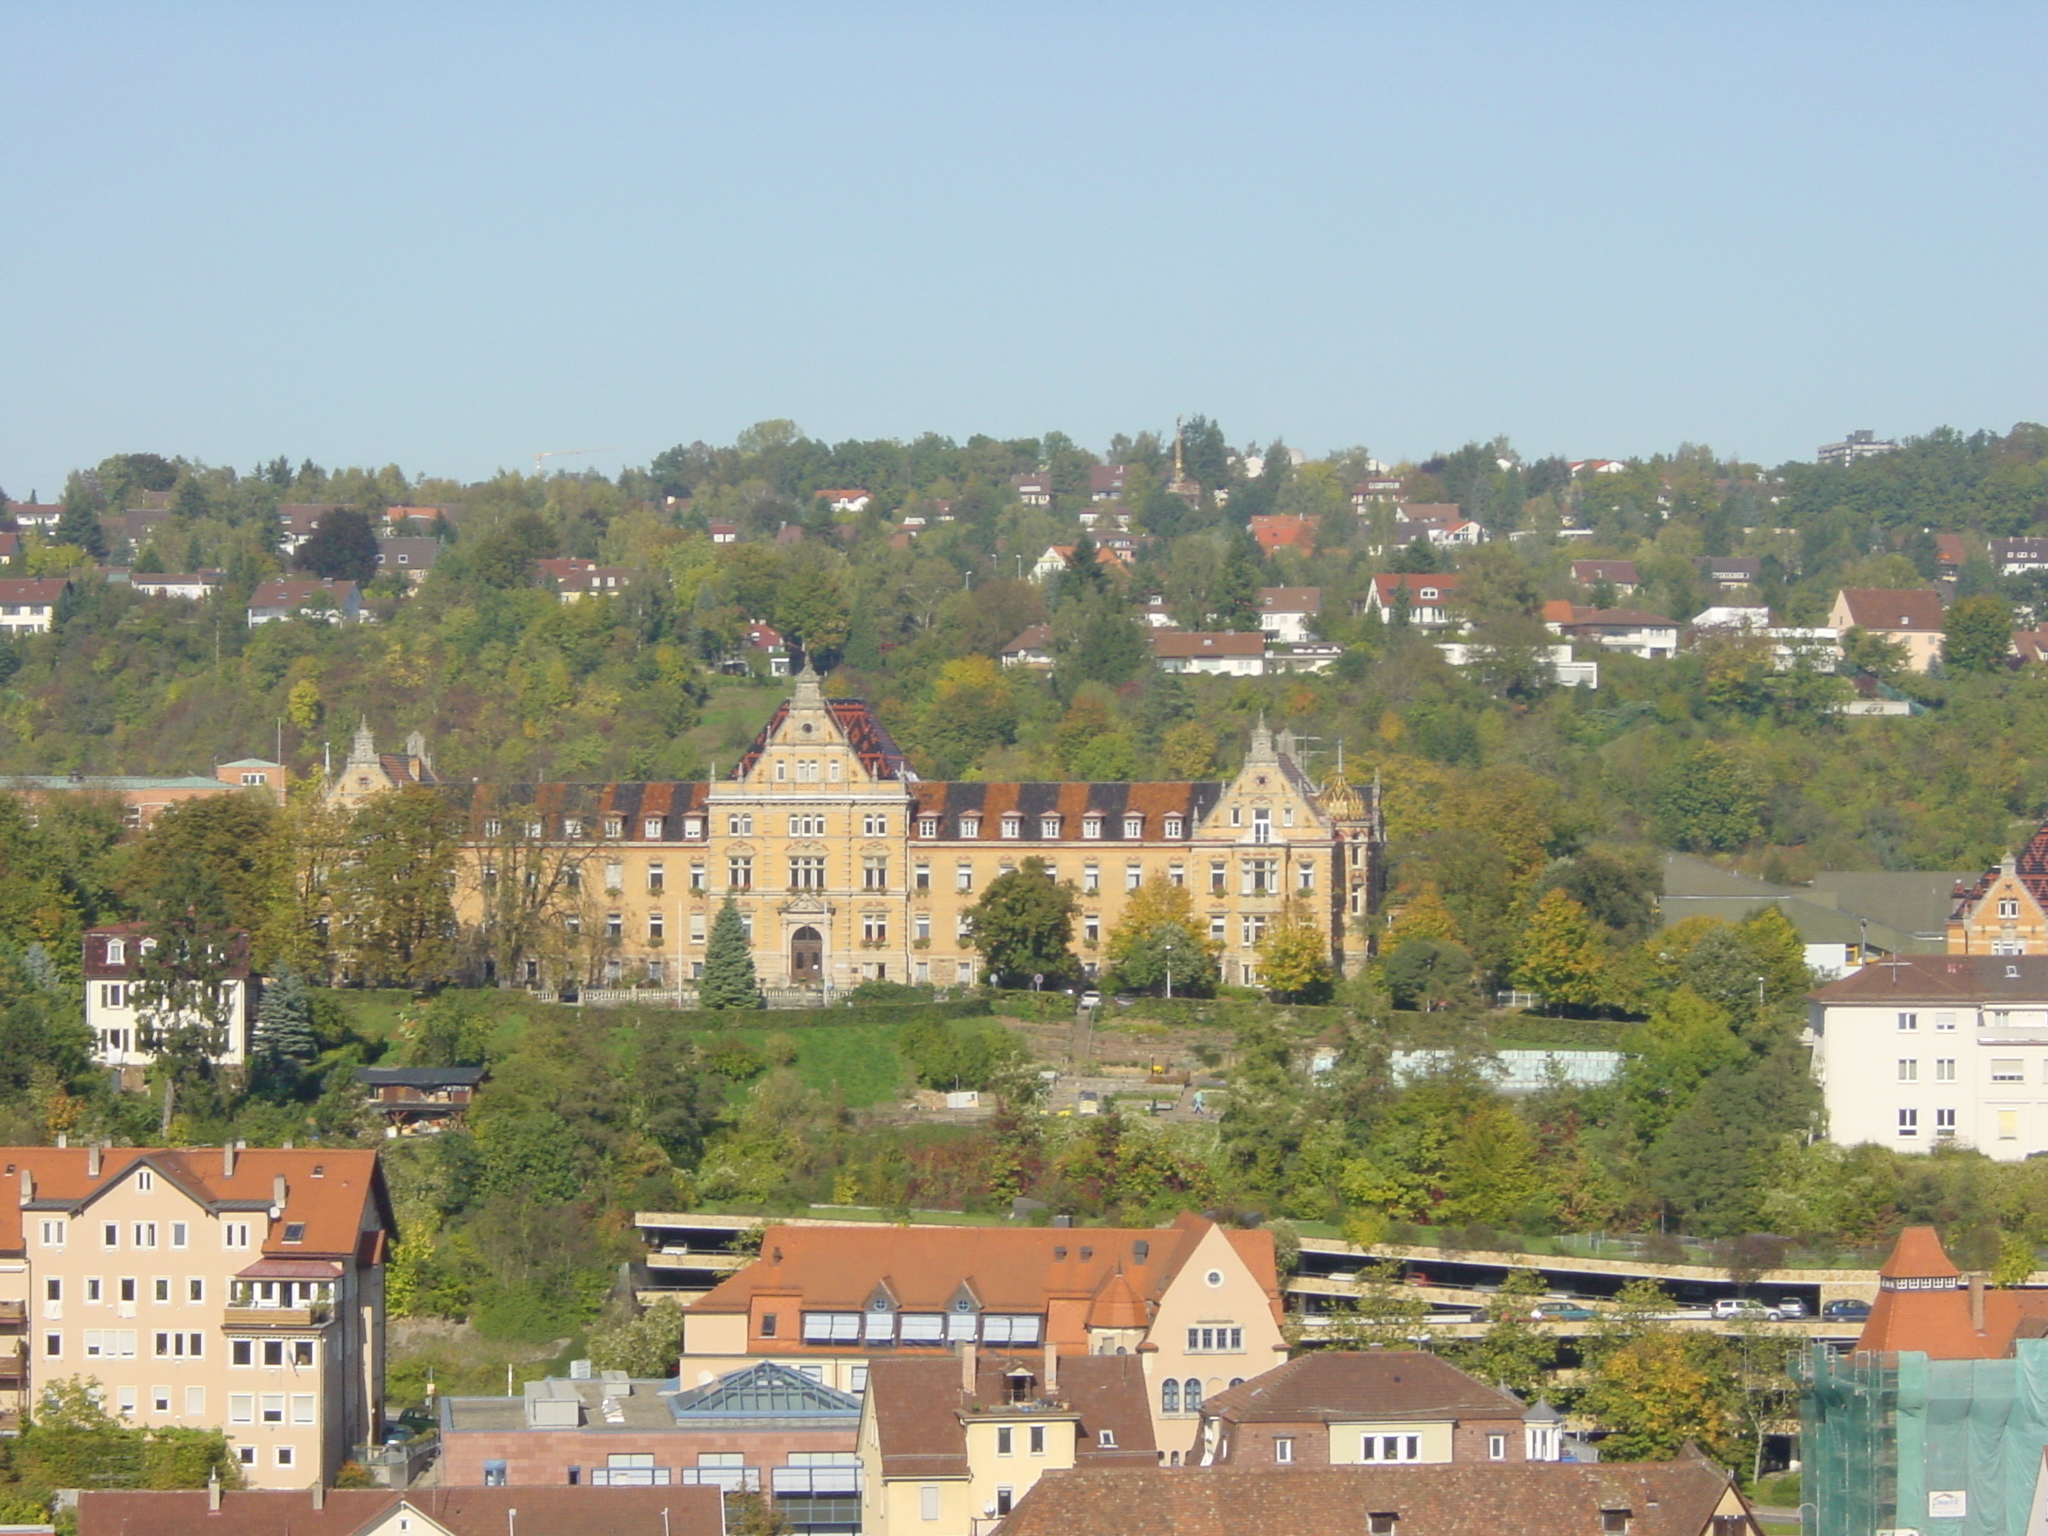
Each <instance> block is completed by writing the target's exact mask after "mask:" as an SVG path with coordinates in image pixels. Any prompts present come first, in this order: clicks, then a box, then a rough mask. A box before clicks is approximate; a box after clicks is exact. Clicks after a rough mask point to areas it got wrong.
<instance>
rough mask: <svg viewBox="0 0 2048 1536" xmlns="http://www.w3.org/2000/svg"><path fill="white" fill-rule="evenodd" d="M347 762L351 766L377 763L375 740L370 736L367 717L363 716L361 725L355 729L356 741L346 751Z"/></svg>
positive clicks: (368, 718)
mask: <svg viewBox="0 0 2048 1536" xmlns="http://www.w3.org/2000/svg"><path fill="white" fill-rule="evenodd" d="M348 760H349V762H350V763H351V764H355V763H374V762H376V761H377V738H376V737H374V736H372V735H371V734H370V717H369V716H368V715H364V716H363V718H362V723H361V724H360V725H358V726H357V727H356V739H355V741H354V743H353V744H352V745H351V746H350V747H349V749H348Z"/></svg>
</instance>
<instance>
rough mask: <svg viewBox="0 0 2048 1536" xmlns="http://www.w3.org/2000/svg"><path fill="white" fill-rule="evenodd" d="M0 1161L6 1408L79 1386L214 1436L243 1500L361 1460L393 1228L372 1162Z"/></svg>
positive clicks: (154, 1154) (123, 1413)
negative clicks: (23, 1346) (50, 1390)
mask: <svg viewBox="0 0 2048 1536" xmlns="http://www.w3.org/2000/svg"><path fill="white" fill-rule="evenodd" d="M0 1159H4V1160H5V1162H6V1163H7V1165H8V1166H9V1167H10V1168H12V1169H14V1170H15V1172H14V1173H12V1174H10V1175H9V1181H10V1185H11V1186H12V1187H14V1188H16V1189H17V1191H18V1193H17V1196H16V1198H15V1201H14V1204H13V1207H12V1209H13V1210H14V1213H15V1214H14V1216H13V1217H8V1218H0V1308H6V1309H11V1310H12V1311H14V1313H15V1315H16V1316H21V1315H23V1314H24V1312H26V1313H27V1314H28V1315H29V1316H32V1317H33V1319H34V1322H33V1323H32V1325H31V1326H30V1329H29V1333H30V1339H29V1343H30V1349H29V1351H28V1354H27V1365H28V1371H27V1378H28V1379H27V1383H26V1386H25V1387H24V1388H23V1397H24V1399H28V1400H32V1398H33V1395H34V1394H35V1392H37V1391H38V1390H39V1389H40V1388H41V1387H42V1386H43V1385H44V1384H47V1383H52V1382H56V1381H60V1380H64V1379H66V1378H72V1377H91V1378H94V1379H96V1380H97V1381H98V1383H99V1386H100V1390H101V1391H102V1392H103V1393H104V1394H105V1395H104V1399H103V1400H104V1402H105V1405H106V1408H107V1411H108V1412H109V1413H112V1414H116V1415H118V1416H119V1417H121V1418H122V1419H125V1420H126V1421H127V1422H129V1423H130V1424H133V1425H136V1426H137V1427H140V1428H145V1429H173V1428H182V1429H214V1430H219V1431H221V1432H222V1433H223V1434H225V1435H226V1436H227V1439H228V1444H229V1446H230V1447H231V1449H232V1451H233V1453H234V1456H235V1459H236V1461H237V1462H238V1463H239V1464H240V1467H241V1470H242V1475H243V1477H244V1479H246V1480H247V1481H248V1482H249V1483H251V1484H253V1485H254V1486H256V1487H259V1488H304V1487H305V1485H306V1484H307V1483H309V1482H323V1483H331V1482H332V1481H333V1479H334V1474H335V1473H336V1472H338V1471H339V1470H340V1469H341V1465H342V1463H343V1462H344V1461H346V1460H348V1458H349V1454H350V1452H351V1450H352V1449H353V1448H354V1447H356V1446H360V1445H364V1444H371V1443H375V1441H376V1439H377V1437H378V1436H379V1434H380V1433H381V1432H382V1430H383V1427H384V1424H383V1404H384V1256H385V1248H386V1244H387V1243H388V1241H389V1239H390V1238H391V1236H392V1234H393V1233H394V1231H395V1230H396V1228H395V1226H394V1223H393V1221H392V1215H391V1202H390V1197H389V1195H388V1194H387V1193H386V1191H385V1188H384V1176H383V1173H382V1172H381V1171H380V1169H379V1166H378V1162H377V1154H376V1153H375V1152H362V1151H352V1150H350V1149H348V1148H344V1147H307V1148H300V1149H298V1150H292V1149H290V1148H285V1149H282V1150H270V1149H255V1150H245V1149H242V1148H239V1147H235V1146H229V1147H224V1148H221V1147H211V1148H210V1147H186V1148H179V1149H164V1148H150V1147H102V1146H99V1145H91V1146H84V1147H70V1148H66V1147H62V1146H58V1147H8V1148H6V1149H4V1151H0ZM31 1309H32V1310H31ZM199 1497H200V1498H201V1499H202V1501H203V1500H204V1497H205V1495H203V1494H201V1495H199ZM301 1497H303V1495H301ZM149 1529H150V1530H152V1531H155V1530H158V1529H160V1527H156V1526H151V1527H149ZM216 1529H218V1527H216Z"/></svg>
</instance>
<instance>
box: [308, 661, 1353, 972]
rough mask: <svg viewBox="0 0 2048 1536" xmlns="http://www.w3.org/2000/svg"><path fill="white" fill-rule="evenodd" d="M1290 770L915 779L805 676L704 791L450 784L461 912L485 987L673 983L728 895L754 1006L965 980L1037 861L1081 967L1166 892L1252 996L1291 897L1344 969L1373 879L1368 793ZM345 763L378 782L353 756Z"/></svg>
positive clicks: (1266, 764)
mask: <svg viewBox="0 0 2048 1536" xmlns="http://www.w3.org/2000/svg"><path fill="white" fill-rule="evenodd" d="M415 745H417V743H415ZM1296 754H1297V743H1296V740H1295V738H1294V737H1293V736H1292V734H1291V733H1289V732H1284V731H1283V732H1278V733H1276V732H1273V731H1269V730H1267V729H1265V728H1264V726H1263V725H1262V726H1261V727H1260V728H1258V729H1257V730H1255V731H1254V732H1253V733H1252V739H1251V743H1250V748H1249V750H1248V752H1247V754H1246V757H1245V762H1244V766H1243V768H1242V769H1241V770H1240V771H1239V773H1238V774H1237V776H1236V777H1235V778H1234V779H1231V780H1230V781H1228V782H1220V783H1199V782H1165V783H1081V782H1061V783H942V782H933V781H926V780H920V779H919V778H918V777H917V775H916V773H915V772H914V771H913V770H912V769H911V768H910V766H909V764H908V762H907V761H906V760H905V758H904V756H903V754H902V752H901V751H900V750H898V748H897V746H896V744H895V742H894V741H892V740H891V739H890V737H889V733H888V731H887V730H886V729H885V728H884V727H883V725H882V724H881V722H880V721H879V720H878V719H877V718H876V717H875V715H874V713H873V711H872V710H871V709H870V708H869V707H868V706H867V705H866V704H865V703H864V702H862V701H861V700H859V699H839V698H827V697H826V696H825V694H824V692H823V690H822V689H821V687H820V686H819V682H818V679H817V678H816V677H815V676H813V675H812V674H810V673H809V672H806V673H804V674H803V675H801V676H799V677H798V678H797V679H796V681H795V687H794V691H793V693H792V695H791V697H789V698H788V699H786V700H784V701H783V702H782V703H781V704H780V705H778V706H777V708H776V709H775V711H774V713H773V715H772V716H771V717H770V719H769V721H768V723H767V724H766V725H765V726H764V727H763V728H762V730H761V732H760V734H759V735H758V736H757V737H756V738H755V740H754V742H753V744H752V745H751V746H750V747H749V748H748V749H747V751H746V753H745V754H744V755H743V756H742V757H741V758H740V760H739V762H738V763H737V764H736V765H735V766H734V768H733V769H732V771H731V772H730V773H729V774H728V775H726V776H722V777H720V778H718V779H716V780H714V781H712V782H710V783H610V784H573V783H544V784H527V785H491V784H476V785H461V786H449V787H447V788H446V789H445V790H444V791H443V792H444V793H449V794H453V795H456V796H458V797H459V798H460V800H461V802H462V804H463V807H464V812H465V815H466V816H467V818H468V838H467V847H466V857H465V861H464V867H463V870H462V872H461V875H460V879H459V892H458V898H457V908H458V912H459V915H460V916H461V918H462V920H463V923H464V925H465V927H466V928H467V929H468V931H469V933H470V935H471V939H472V942H473V944H474V946H475V949H474V953H475V955H476V956H477V957H478V958H477V963H476V968H477V970H479V971H480V972H481V973H483V974H484V975H485V976H487V977H489V978H491V979H495V980H497V981H500V982H506V983H513V984H518V985H526V986H536V987H538V986H555V985H559V984H562V983H576V984H583V985H589V984H595V985H610V986H650V985H651V986H656V987H663V988H670V987H677V986H681V987H683V988H687V987H688V986H689V985H690V983H691V982H692V981H693V980H694V979H695V978H696V977H697V976H699V975H700V974H701V972H702V967H703V959H704V951H705V945H706V942H707V939H708V937H709V933H710V928H711V923H712V920H713V918H714V917H715V916H716V914H717V909H718V907H719V905H720V903H721V902H722V901H723V900H724V899H725V898H726V897H727V896H728V895H730V896H732V897H733V898H734V900H735V901H736V902H737V903H738V906H739V910H740V915H741V919H742V921H743V923H744V924H745V926H746V929H747V931H748V933H749V935H750V936H751V939H752V944H753V953H754V964H755V968H756V971H757V974H758V975H759V976H760V978H761V981H762V984H763V985H764V986H766V987H768V988H770V989H771V990H788V991H791V992H813V993H824V994H827V995H829V994H830V992H832V991H833V990H835V989H846V988H850V987H853V986H857V985H859V984H860V983H861V982H862V981H865V980H871V979H880V980H886V981H900V982H910V983H914V984H916V983H929V984H931V985H934V986H940V987H945V986H954V985H964V984H972V983H974V982H976V981H978V980H980V979H981V977H980V969H979V968H980V957H979V956H978V955H977V954H976V953H975V951H974V949H973V947H972V946H971V944H970V943H969V937H968V913H969V911H970V910H971V909H972V908H973V906H974V905H975V903H976V902H977V901H979V900H980V899H981V896H982V893H983V892H984V891H986V890H987V888H988V885H989V883H990V882H991V881H993V880H994V879H996V877H997V876H999V875H1001V874H1003V873H1005V872H1007V871H1009V870H1012V869H1015V868H1016V867H1018V866H1019V865H1020V864H1021V863H1022V862H1023V861H1024V860H1025V859H1026V858H1038V859H1041V860H1043V861H1044V862H1045V864H1046V865H1047V867H1048V868H1049V869H1050V870H1051V872H1052V873H1053V875H1054V876H1055V877H1056V878H1057V879H1059V880H1061V881H1063V882H1066V883H1068V884H1070V885H1072V886H1073V888H1074V889H1075V891H1076V892H1077V894H1078V896H1079V900H1080V907H1079V913H1078V918H1077V921H1076V925H1075V926H1076V932H1075V940H1076V943H1075V948H1076V950H1077V952H1078V954H1079V956H1080V959H1081V961H1082V963H1083V965H1084V967H1086V968H1087V969H1088V970H1089V971H1090V972H1091V973H1092V971H1093V969H1094V968H1095V967H1096V966H1097V965H1098V964H1099V963H1100V961H1101V958H1102V955H1103V944H1104V941H1105V939H1106V937H1107V935H1108V934H1109V932H1110V930H1111V929H1112V928H1113V927H1114V926H1115V924H1116V922H1117V919H1118V918H1119V917H1120V916H1121V914H1122V911H1123V908H1124V904H1125V902H1126V901H1127V900H1128V899H1129V897H1130V894H1131V893H1132V892H1134V891H1136V890H1137V889H1138V888H1139V886H1140V885H1141V884H1143V883H1144V882H1146V881H1148V880H1151V881H1166V882H1170V883H1172V884H1175V885H1179V886H1183V887H1186V888H1188V889H1189V890H1190V891H1191V892H1192V893H1193V896H1194V905H1195V911H1196V914H1197V917H1198V920H1199V922H1200V923H1201V924H1202V926H1203V930H1204V932H1205V934H1206V936H1207V938H1208V939H1209V940H1210V942H1211V944H1212V945H1213V946H1214V947H1215V948H1216V949H1217V951H1218V952H1219V954H1220V958H1221V965H1222V974H1223V979H1224V980H1225V981H1226V982H1228V983H1231V984H1234V985H1244V986H1256V985H1258V983H1259V957H1258V947H1259V944H1260V942H1261V940H1262V939H1263V938H1264V936H1265V932H1266V929H1267V926H1268V925H1269V924H1270V923H1272V922H1273V921H1274V920H1275V919H1276V918H1277V917H1278V916H1279V914H1280V913H1281V911H1282V909H1283V907H1284V906H1285V904H1286V903H1287V902H1289V901H1290V900H1292V901H1297V902H1301V903H1305V904H1306V905H1308V907H1309V908H1310V909H1311V910H1312V911H1313V912H1314V913H1315V914H1316V917H1317V920H1318V922H1319V924H1320V925H1322V926H1323V927H1325V929H1326V931H1327V933H1328V935H1329V946H1330V955H1331V959H1332V961H1333V962H1334V963H1335V964H1336V965H1337V966H1338V968H1339V969H1340V971H1342V972H1344V973H1346V974H1349V973H1351V972H1354V971H1355V970H1356V969H1357V968H1358V966H1360V965H1362V964H1363V962H1364V959H1365V955H1366V940H1365V938H1364V933H1365V923H1364V919H1365V918H1366V917H1367V916H1368V915H1369V914H1370V912H1371V910H1372V908H1373V906H1374V904H1375V901H1376V898H1377V892H1378V886H1379V881H1380V876H1381V869H1380V846H1381V832H1380V816H1379V807H1378V797H1377V791H1376V789H1371V788H1369V789H1366V790H1363V791H1361V790H1359V789H1356V788H1354V787H1353V786H1352V785H1351V784H1350V783H1349V782H1347V780H1346V779H1345V777H1344V774H1343V771H1342V769H1341V768H1339V769H1337V770H1335V771H1333V772H1332V773H1330V774H1329V775H1328V776H1327V777H1326V778H1324V779H1323V780H1322V781H1321V782H1317V781H1315V780H1313V779H1311V778H1310V777H1309V775H1308V774H1307V773H1305V772H1304V771H1303V769H1302V767H1301V765H1300V763H1299V762H1298V760H1297V755H1296ZM373 755H374V754H371V753H370V752H368V751H367V750H359V752H358V753H357V754H353V755H352V763H353V761H354V757H357V756H360V757H363V758H365V759H369V758H371V757H373ZM412 760H413V759H412V758H411V757H408V758H407V761H408V762H410V761H412ZM348 771H349V773H350V774H351V775H352V776H354V777H360V778H362V779H363V780H364V781H365V788H366V789H367V788H368V786H369V785H370V784H371V783H372V782H374V780H375V779H376V775H373V774H371V773H370V772H369V763H368V762H365V763H364V764H363V765H361V766H360V767H356V766H352V767H351V768H350V769H349V770H348ZM337 792H340V793H360V792H363V791H357V790H353V789H351V788H350V787H349V786H337Z"/></svg>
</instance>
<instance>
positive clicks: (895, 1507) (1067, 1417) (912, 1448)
mask: <svg viewBox="0 0 2048 1536" xmlns="http://www.w3.org/2000/svg"><path fill="white" fill-rule="evenodd" d="M1148 1396H1149V1393H1148V1390H1147V1386H1146V1380H1145V1370H1144V1366H1143V1365H1142V1364H1141V1362H1140V1361H1139V1358H1138V1357H1137V1356H1136V1355H1131V1354H1117V1355H1068V1356H1062V1355H1061V1354H1060V1352H1059V1351H1058V1349H1056V1348H1054V1347H1052V1346H1047V1347H1046V1348H1045V1349H1044V1350H1042V1351H1033V1352H1031V1353H1029V1354H1024V1355H1017V1354H1003V1353H995V1352H990V1351H984V1350H978V1349H976V1348H975V1346H973V1345H971V1344H970V1345H966V1346H963V1347H962V1349H961V1351H960V1354H959V1356H958V1358H957V1359H955V1358H951V1357H948V1356H944V1355H938V1356H932V1355H922V1356H916V1357H911V1358H902V1359H881V1360H876V1361H875V1362H874V1364H873V1365H872V1366H871V1367H870V1368H869V1371H868V1385H867V1391H866V1393H865V1394H864V1397H863V1401H862V1409H861V1422H860V1473H861V1526H860V1529H861V1536H924V1533H929V1536H978V1533H980V1532H982V1531H985V1530H987V1529H988V1526H989V1522H990V1521H991V1520H1001V1519H1002V1518H1004V1517H1005V1516H1007V1515H1008V1514H1009V1513H1010V1511H1011V1510H1012V1509H1013V1508H1014V1507H1015V1506H1016V1504H1017V1502H1018V1501H1019V1500H1020V1499H1022V1498H1023V1496H1024V1495H1025V1494H1026V1493H1028V1492H1030V1490H1031V1486H1032V1484H1033V1483H1035V1482H1037V1481H1038V1479H1039V1478H1040V1477H1041V1476H1043V1475H1045V1474H1046V1473H1047V1472H1051V1471H1056V1470H1060V1469H1064V1468H1069V1467H1129V1468H1150V1467H1155V1466H1157V1465H1158V1464H1159V1461H1160V1459H1161V1458H1160V1455H1159V1451H1158V1448H1157V1447H1156V1446H1155V1444H1154V1443H1153V1438H1152V1419H1151V1415H1150V1412H1149V1410H1148V1406H1147V1403H1148Z"/></svg>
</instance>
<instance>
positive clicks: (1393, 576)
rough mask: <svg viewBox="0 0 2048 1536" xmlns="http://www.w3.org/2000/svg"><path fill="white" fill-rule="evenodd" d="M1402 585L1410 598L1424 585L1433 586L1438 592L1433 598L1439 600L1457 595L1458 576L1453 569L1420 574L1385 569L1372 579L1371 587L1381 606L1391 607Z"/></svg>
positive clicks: (1414, 596) (1413, 597)
mask: <svg viewBox="0 0 2048 1536" xmlns="http://www.w3.org/2000/svg"><path fill="white" fill-rule="evenodd" d="M1402 587H1406V588H1407V589H1408V596H1409V598H1410V599H1411V600H1413V599H1415V598H1416V596H1417V594H1418V593H1420V592H1421V590H1422V589H1423V588H1424V587H1434V588H1435V589H1436V591H1437V593H1438V594H1439V596H1438V598H1437V599H1435V600H1436V601H1439V602H1440V601H1442V600H1443V599H1445V598H1450V597H1455V596H1456V595H1457V592H1458V577H1457V573H1456V572H1453V571H1445V572H1441V573H1438V574H1431V575H1422V576H1415V575H1409V574H1407V573H1399V574H1397V573H1394V572H1391V571H1386V572H1382V573H1381V574H1379V575H1377V576H1375V577H1373V579H1372V589H1373V591H1374V592H1375V593H1377V594H1378V596H1379V600H1380V606H1381V607H1385V608H1390V607H1392V606H1393V603H1394V593H1395V592H1396V591H1397V590H1398V589H1400V588H1402Z"/></svg>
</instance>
